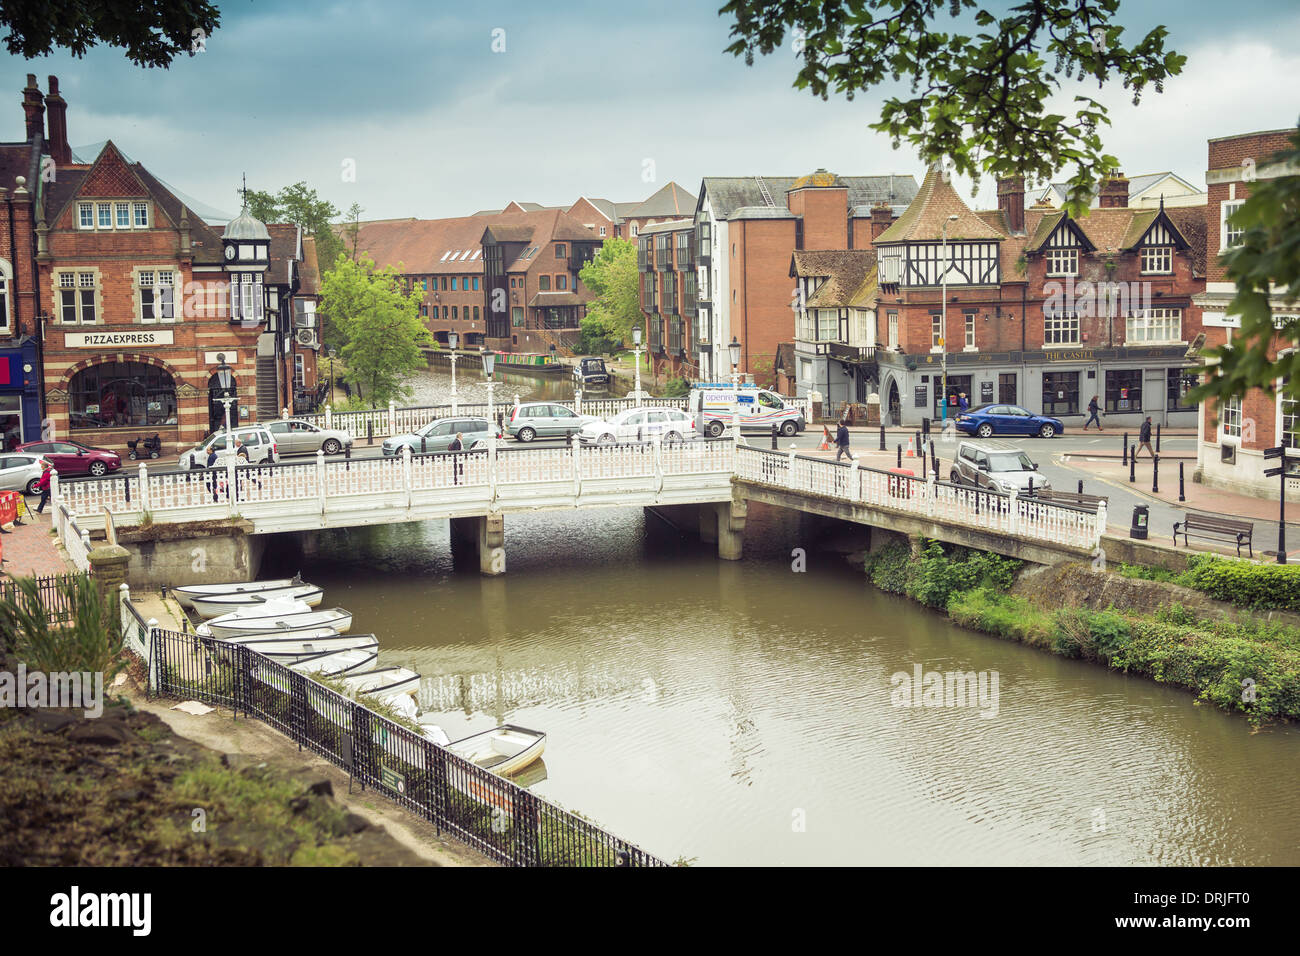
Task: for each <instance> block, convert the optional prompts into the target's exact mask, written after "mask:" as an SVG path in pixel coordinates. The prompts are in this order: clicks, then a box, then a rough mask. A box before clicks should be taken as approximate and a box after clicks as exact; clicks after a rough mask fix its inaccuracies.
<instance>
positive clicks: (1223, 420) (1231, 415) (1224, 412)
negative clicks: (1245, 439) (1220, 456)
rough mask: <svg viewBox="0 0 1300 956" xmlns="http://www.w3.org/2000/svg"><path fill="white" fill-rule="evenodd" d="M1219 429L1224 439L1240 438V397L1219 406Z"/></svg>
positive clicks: (1230, 399)
mask: <svg viewBox="0 0 1300 956" xmlns="http://www.w3.org/2000/svg"><path fill="white" fill-rule="evenodd" d="M1219 428H1220V429H1222V431H1223V437H1224V438H1241V396H1240V395H1238V396H1236V397H1234V398H1229V399H1227V400H1225V401H1224V403H1223V404H1222V405H1220V406H1219Z"/></svg>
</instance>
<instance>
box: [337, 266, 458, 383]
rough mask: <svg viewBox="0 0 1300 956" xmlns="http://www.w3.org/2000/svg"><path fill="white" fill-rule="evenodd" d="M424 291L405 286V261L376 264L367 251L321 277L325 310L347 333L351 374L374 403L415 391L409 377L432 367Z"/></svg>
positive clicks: (346, 357)
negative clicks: (426, 351) (422, 303)
mask: <svg viewBox="0 0 1300 956" xmlns="http://www.w3.org/2000/svg"><path fill="white" fill-rule="evenodd" d="M422 295H423V293H422V292H421V291H419V290H417V289H412V290H411V292H410V293H407V292H406V291H405V289H404V288H403V284H402V281H401V276H400V266H398V267H394V266H385V267H384V268H383V269H376V268H375V263H374V260H372V259H371V258H370V257H369V256H367V255H364V254H363V255H362V257H361V259H360V260H359V261H357V262H353V261H352V260H351V259H348V258H347V257H346V256H343V257H341V258H339V259H338V260H337V262H336V263H335V266H334V268H333V269H331V270H330V271H329V272H327V273H325V275H324V276H323V277H322V280H321V304H320V308H321V311H322V312H323V313H324V314H325V316H326V317H327V319H328V321H329V322H331V323H333V325H334V327H335V328H337V329H339V330H340V332H341V333H342V336H343V338H344V344H343V347H342V348H341V349H340V352H341V353H342V356H343V361H344V362H345V363H346V365H347V372H346V375H345V377H346V380H347V381H348V382H349V383H351V384H354V385H359V386H361V390H362V392H363V393H364V394H365V397H366V399H367V400H368V401H369V402H370V404H371V406H372V407H375V408H379V407H383V406H385V405H387V404H388V402H389V401H390V400H391V401H400V400H403V399H406V398H409V397H410V394H411V389H410V387H409V386H407V385H406V378H407V377H408V376H409V375H410V374H411V373H412V372H417V371H420V370H422V369H425V368H427V367H428V363H427V362H426V360H425V357H424V353H423V352H422V351H420V349H421V346H429V345H430V344H431V342H432V339H431V337H430V335H429V330H428V329H427V328H425V326H424V323H423V322H422V321H421V319H420V300H421V297H422Z"/></svg>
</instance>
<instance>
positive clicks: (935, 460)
mask: <svg viewBox="0 0 1300 956" xmlns="http://www.w3.org/2000/svg"><path fill="white" fill-rule="evenodd" d="M930 464H931V465H933V466H934V480H935V481H938V480H939V454H938V452H936V451H935V450H934V439H933V438H931V439H930Z"/></svg>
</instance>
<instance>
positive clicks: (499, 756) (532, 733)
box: [426, 724, 546, 777]
mask: <svg viewBox="0 0 1300 956" xmlns="http://www.w3.org/2000/svg"><path fill="white" fill-rule="evenodd" d="M426 736H427V734H426ZM444 736H445V735H444ZM444 746H446V748H447V749H448V750H450V751H451V752H452V753H454V754H455V755H456V756H458V757H463V758H464V759H465V760H468V761H469V762H470V763H472V764H474V766H476V767H482V768H483V769H484V770H490V771H492V772H493V773H495V774H497V775H499V776H502V777H508V776H510V775H511V774H513V773H518V772H519V771H520V770H523V769H524V768H525V767H527V766H528V765H529V764H530V763H532V762H533V761H534V760H536V759H537V758H538V757H540V756H541V755H542V753H543V752H544V751H545V750H546V734H544V733H542V732H541V731H540V730H529V729H528V728H527V727H517V726H515V725H514V724H502V725H501V726H500V727H495V728H493V729H492V730H484V731H481V732H480V733H477V734H470V735H469V736H468V737H462V738H461V739H460V740H453V741H451V742H450V743H448V744H445V745H444Z"/></svg>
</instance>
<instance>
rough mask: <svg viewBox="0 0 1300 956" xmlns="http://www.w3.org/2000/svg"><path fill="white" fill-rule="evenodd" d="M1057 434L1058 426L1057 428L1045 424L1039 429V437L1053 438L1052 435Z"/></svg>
mask: <svg viewBox="0 0 1300 956" xmlns="http://www.w3.org/2000/svg"><path fill="white" fill-rule="evenodd" d="M1055 435H1056V428H1055V426H1052V425H1044V426H1043V427H1042V428H1040V429H1038V437H1039V438H1052V437H1054V436H1055Z"/></svg>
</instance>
